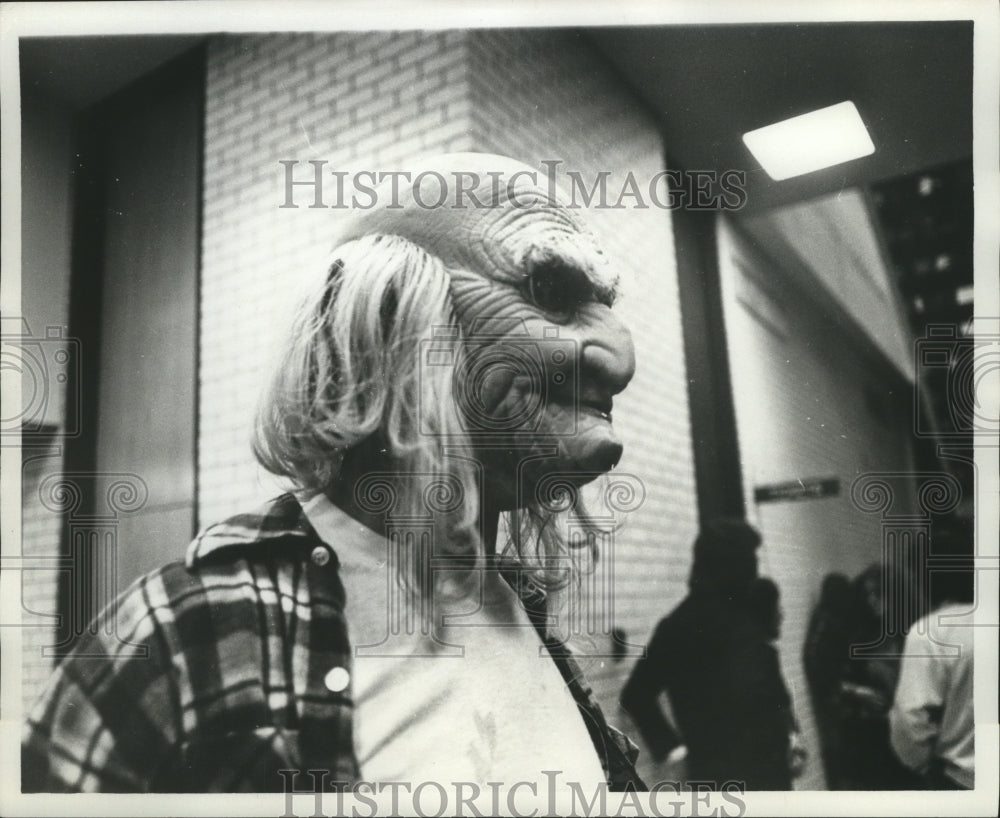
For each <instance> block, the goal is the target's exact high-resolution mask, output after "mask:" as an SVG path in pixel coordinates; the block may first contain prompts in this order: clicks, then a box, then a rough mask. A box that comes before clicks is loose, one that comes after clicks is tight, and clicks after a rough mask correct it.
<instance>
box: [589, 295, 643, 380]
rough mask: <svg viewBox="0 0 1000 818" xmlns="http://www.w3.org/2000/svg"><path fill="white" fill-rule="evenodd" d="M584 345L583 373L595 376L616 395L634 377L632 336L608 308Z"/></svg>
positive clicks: (594, 323)
mask: <svg viewBox="0 0 1000 818" xmlns="http://www.w3.org/2000/svg"><path fill="white" fill-rule="evenodd" d="M589 330H590V331H589V332H588V333H587V335H588V336H589V337H587V338H586V339H585V340H584V342H583V353H582V358H583V361H582V363H583V372H584V374H588V373H589V374H591V375H596V376H597V377H598V379H599V380H600V382H601V384H602V386H604V387H605V388H607V389H608V390H610V392H611V394H612V395H617V394H618V393H619V392H621V391H622V390H623V389H624V388H625V387H626V386H628V384H629V381H631V380H632V376H633V375H635V346H634V345H633V344H632V333H631V332H629V329H628V327H626V326H625V324H624V323H622V321H621V319H620V318H618V316H617V315H615V314H614V313H613V312H612V311H611V310H610V309H609V308H608V307H602V308H601V314H600V315H599V316H595V320H594V321H593V323H591V325H590V327H589Z"/></svg>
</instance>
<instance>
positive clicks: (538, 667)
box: [304, 496, 605, 793]
mask: <svg viewBox="0 0 1000 818" xmlns="http://www.w3.org/2000/svg"><path fill="white" fill-rule="evenodd" d="M304 508H305V511H306V514H307V516H308V518H309V522H310V523H312V525H313V527H314V528H315V529H316V531H317V533H318V534H319V535H320V537H321V538H322V539H323V540H324V541H325V542H326V543H327V544H328V545H330V546H331V547H332V548H333V549H334V551H335V552H336V554H337V558H338V559H339V561H340V565H341V570H340V575H341V580H342V582H343V583H344V587H345V589H346V592H347V605H346V614H347V622H348V633H349V636H350V639H351V645H352V647H353V648H354V659H353V662H354V666H353V669H352V672H351V677H352V678H351V682H352V694H353V698H354V704H355V712H354V745H355V752H356V753H357V759H358V763H359V765H360V768H361V773H362V776H363V777H364V779H365V780H367V781H373V782H383V781H407V782H414V783H416V782H422V781H437V782H459V781H468V782H473V783H478V784H480V785H485V784H486V782H503V783H504V784H506V785H507V786H510V785H511V784H513V783H514V782H519V781H527V782H537V786H538V787H539V790H538V791H539V792H540V793H541V792H542V791H543V789H542V788H543V787H544V786H545V784H546V782H549V781H551V780H553V779H552V778H551V777H546V776H545V775H543V772H542V771H543V770H549V771H552V770H556V771H559V772H560V776H559V777H558V779H557V781H558V785H559V788H560V789H561V787H562V786H564V785H565V784H566V783H568V782H578V783H579V784H580V785H581V787H582V790H583V792H585V793H593V792H594V791H595V788H596V787H598V786H599V785H600V783H601V782H603V781H604V780H605V779H604V774H603V771H602V769H601V764H600V761H599V759H598V757H597V753H596V751H595V749H594V745H593V743H592V742H591V740H590V736H589V735H588V733H587V730H586V727H585V726H584V723H583V719H582V718H581V715H580V712H579V710H578V709H577V706H576V702H575V701H574V700H573V697H572V695H571V694H570V692H569V691H568V690H567V689H566V686H565V683H564V682H563V680H562V677H561V676H560V674H559V670H558V668H557V667H556V666H555V664H554V662H553V661H552V658H551V657H550V656H549V655H548V652H547V651H546V650H545V649H544V647H543V646H542V643H541V640H540V639H539V637H538V634H537V632H536V631H535V629H534V627H533V626H532V624H531V622H530V621H529V620H528V617H527V614H526V613H525V612H524V609H523V608H522V607H521V605H520V603H519V602H518V600H517V597H516V595H515V593H514V592H513V590H512V589H511V588H510V586H509V585H508V584H507V583H506V582H505V581H504V580H503V578H502V577H501V576H500V575H499V574H498V573H496V572H495V571H485V572H484V573H483V575H482V578H481V582H479V583H478V585H479V588H478V590H477V591H476V592H474V593H473V594H472V596H471V597H470V598H465V599H462V600H459V601H443V602H442V601H435V608H434V611H435V613H436V617H435V618H434V621H435V622H437V623H439V625H440V623H441V622H442V615H446V616H448V617H456V616H460V619H458V620H457V622H456V621H454V620H450V621H449V623H448V625H446V626H439V627H438V628H437V630H436V633H437V634H438V636H439V638H440V639H443V640H444V641H447V642H450V643H453V644H455V645H460V646H461V647H462V648H463V649H464V650H463V655H460V656H455V655H453V654H454V653H455V652H456V651H455V649H454V648H452V649H442V648H438V649H437V653H436V654H435V649H434V647H433V645H432V644H431V641H430V640H429V639H428V638H427V637H425V636H422V635H421V634H420V633H419V629H418V632H416V633H412V634H406V633H403V634H400V635H397V636H395V637H394V638H393V639H392V640H390V641H388V642H386V641H385V640H386V635H387V629H388V626H387V614H386V611H387V604H388V595H389V592H390V588H392V589H395V587H396V586H395V577H390V576H389V569H388V567H387V566H388V544H387V541H386V539H385V538H383V537H381V536H379V535H377V534H375V533H374V532H373V531H371V530H370V529H368V528H366V527H365V526H363V525H361V524H360V523H358V522H357V521H356V520H354V519H353V518H351V517H350V516H348V515H347V514H345V513H344V512H343V511H342V510H340V509H339V508H337V507H336V506H334V505H333V504H332V503H331V502H330V501H329V500H327V499H326V498H325V497H323V496H318V497H315V498H313V499H311V500H309V501H307V502H306V503H304ZM480 603H481V604H480ZM378 645H381V647H378V648H372V647H367V648H366V646H378ZM379 653H382V654H390V655H377V654H379ZM373 654H376V655H373Z"/></svg>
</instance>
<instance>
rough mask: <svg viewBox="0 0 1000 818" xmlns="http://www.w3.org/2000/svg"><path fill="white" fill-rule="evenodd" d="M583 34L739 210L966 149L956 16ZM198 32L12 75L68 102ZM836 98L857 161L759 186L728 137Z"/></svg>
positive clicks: (673, 157)
mask: <svg viewBox="0 0 1000 818" xmlns="http://www.w3.org/2000/svg"><path fill="white" fill-rule="evenodd" d="M587 35H588V36H589V37H590V38H591V39H592V40H593V41H594V42H595V43H596V44H597V46H598V48H599V49H600V50H601V51H603V52H604V53H605V54H606V55H607V57H608V58H609V59H610V60H611V62H612V63H613V64H614V66H616V67H617V69H618V70H619V71H620V72H621V74H622V75H623V76H624V77H625V79H626V80H627V81H628V82H629V83H630V84H631V85H632V86H633V87H634V88H635V89H636V91H637V92H638V94H639V95H640V96H641V97H642V99H643V100H645V102H646V104H647V105H648V107H649V109H650V111H651V112H652V114H653V115H654V116H655V117H656V118H657V119H658V120H659V122H660V124H661V126H662V128H663V131H664V136H665V142H666V146H667V151H668V158H669V161H670V165H671V167H677V168H683V169H686V170H702V169H704V170H713V169H714V170H728V169H737V170H745V171H746V172H747V193H748V202H747V207H746V210H747V212H754V211H756V210H759V209H763V208H767V207H771V206H774V205H778V204H784V203H788V202H792V201H799V200H803V199H808V198H812V197H814V196H818V195H821V194H823V193H829V192H831V191H835V190H838V189H842V188H845V187H853V186H858V185H860V186H864V187H870V186H871V185H872V184H874V183H876V182H880V181H884V180H886V179H891V178H895V177H900V176H903V175H908V174H912V173H914V172H918V171H922V170H925V169H927V168H931V167H935V166H939V165H942V164H944V163H947V162H951V161H954V160H959V159H967V158H969V157H970V156H971V152H972V23H971V22H968V21H957V22H947V21H946V22H915V23H914V22H910V23H810V24H794V23H786V24H773V25H697V26H693V25H692V26H680V25H674V26H646V27H638V28H594V29H587ZM201 39H204V35H169V36H149V37H123V36H99V37H68V38H24V39H22V40H21V69H22V81H24V82H27V83H30V85H31V86H32V87H34V88H35V89H37V90H39V91H42V92H43V93H47V94H49V95H52V96H56V97H58V98H60V99H62V100H63V101H64V102H66V103H68V104H69V105H71V106H72V107H82V106H85V105H88V104H90V103H92V102H94V101H96V100H98V99H100V98H102V97H103V96H106V95H107V94H109V93H111V92H112V91H114V90H117V89H118V88H119V87H122V86H124V85H125V84H127V83H128V82H129V81H130V80H132V79H134V78H136V77H138V76H139V75H141V74H142V73H144V72H146V71H149V70H150V69H152V68H153V67H155V66H156V65H158V64H160V63H163V62H165V61H166V60H168V59H170V58H171V57H173V56H176V55H177V54H179V53H181V52H182V51H184V50H186V49H188V48H191V47H192V46H193V45H195V44H196V43H197V42H198V41H199V40H201ZM26 90H27V89H26ZM845 99H850V100H853V101H854V102H855V104H856V105H857V107H858V110H859V111H860V113H861V116H862V118H863V119H864V121H865V123H866V125H867V126H868V129H869V131H870V133H871V136H872V140H873V141H874V143H875V147H876V150H875V153H874V154H872V155H871V156H867V157H864V158H862V159H857V160H854V161H852V162H849V163H845V164H842V165H839V166H836V167H833V168H828V169H826V170H821V171H817V172H815V173H811V174H807V175H805V176H802V177H798V178H795V179H789V180H786V181H784V182H772V181H771V180H770V178H769V177H768V176H767V174H766V173H764V171H763V170H761V168H760V166H759V165H758V164H757V162H756V160H754V159H753V157H752V156H751V155H750V154H749V152H748V151H747V150H746V148H745V147H744V145H743V142H742V140H741V138H740V137H741V135H742V134H743V133H745V132H746V131H748V130H752V129H754V128H758V127H760V126H762V125H767V124H770V123H772V122H776V121H778V120H781V119H785V118H787V117H790V116H794V115H796V114H801V113H805V112H807V111H810V110H815V109H816V108H821V107H823V106H826V105H830V104H833V103H835V102H841V101H843V100H845Z"/></svg>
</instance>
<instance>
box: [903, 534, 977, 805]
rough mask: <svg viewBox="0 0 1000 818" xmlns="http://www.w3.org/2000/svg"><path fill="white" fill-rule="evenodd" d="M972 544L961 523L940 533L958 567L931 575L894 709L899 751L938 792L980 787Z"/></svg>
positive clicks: (937, 542) (936, 546) (940, 545)
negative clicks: (928, 605)
mask: <svg viewBox="0 0 1000 818" xmlns="http://www.w3.org/2000/svg"><path fill="white" fill-rule="evenodd" d="M971 545H972V538H971V532H968V531H964V532H963V530H962V528H961V527H959V526H955V527H951V528H943V529H942V530H940V531H935V532H933V540H932V554H933V555H934V556H935V557H948V558H950V559H951V561H952V566H951V568H950V569H942V570H936V571H932V572H931V576H930V590H931V613H929V614H927V615H926V616H924V617H923V618H922V619H919V620H917V622H915V623H914V624H913V626H912V627H911V628H910V631H909V633H908V634H907V637H906V645H905V647H904V649H903V659H902V664H901V668H900V674H899V683H898V685H897V687H896V695H895V698H894V700H893V704H892V708H891V709H890V711H889V728H890V739H891V742H892V748H893V750H894V751H895V752H896V755H897V756H898V757H899V759H900V760H901V761H902V762H903V764H905V765H906V766H907V767H909V768H910V769H912V770H914V771H915V772H917V773H919V774H920V775H921V776H922V778H923V782H924V785H925V786H926V787H927V788H928V789H934V790H955V789H973V788H974V787H975V741H976V739H975V714H974V710H973V679H972V675H973V648H974V639H973V636H974V634H975V631H974V629H973V628H972V627H971V622H970V617H969V614H970V613H971V608H972V603H973V601H974V596H975V587H974V586H975V575H974V573H973V570H972V568H973V566H972V548H971Z"/></svg>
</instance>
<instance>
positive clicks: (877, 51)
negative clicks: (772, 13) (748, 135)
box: [588, 21, 972, 211]
mask: <svg viewBox="0 0 1000 818" xmlns="http://www.w3.org/2000/svg"><path fill="white" fill-rule="evenodd" d="M588 34H589V35H590V36H591V38H592V39H593V40H594V42H595V43H597V45H598V47H599V48H600V49H601V50H602V51H603V52H604V53H605V54H606V55H607V56H608V58H609V59H610V60H611V61H612V63H614V65H615V66H617V68H618V70H619V71H620V72H621V73H622V74H623V75H624V76H625V78H626V79H627V80H628V81H629V82H630V83H631V85H632V86H633V87H634V88H635V89H636V91H637V92H638V93H639V95H640V96H641V97H642V99H643V100H645V102H646V103H647V105H648V106H649V109H650V111H651V112H652V114H653V115H654V116H656V117H657V118H658V120H659V121H660V123H661V125H662V127H663V130H664V135H665V141H666V146H667V153H668V157H669V161H670V164H671V166H672V167H678V168H682V169H685V170H696V169H697V170H702V169H704V170H713V169H714V170H724V169H737V170H746V172H747V193H748V204H747V208H748V210H751V211H752V210H758V209H762V208H767V207H771V206H774V205H777V204H784V203H787V202H791V201H798V200H802V199H808V198H812V197H813V196H817V195H820V194H823V193H829V192H832V191H835V190H838V189H842V188H845V187H853V186H859V185H860V186H865V187H867V186H870V185H871V184H872V183H874V182H877V181H882V180H885V179H889V178H892V177H897V176H901V175H904V174H911V173H914V172H916V171H920V170H924V169H926V168H930V167H933V166H936V165H940V164H943V163H946V162H949V161H953V160H956V159H963V158H968V157H970V156H971V154H972V23H971V22H967V21H958V22H954V21H946V22H917V23H812V24H780V25H777V24H775V25H739V26H736V25H717V26H705V25H700V26H652V27H645V28H628V29H624V28H601V29H590V30H588ZM843 100H852V101H853V102H854V103H855V104H856V105H857V107H858V111H859V112H860V114H861V117H862V119H863V120H864V122H865V124H866V125H867V127H868V130H869V133H870V134H871V137H872V141H873V142H874V143H875V153H874V154H872V155H871V156H867V157H864V158H861V159H857V160H854V161H852V162H849V163H845V164H842V165H839V166H836V167H832V168H828V169H826V170H821V171H817V172H815V173H811V174H807V175H805V176H801V177H798V178H795V179H789V180H786V181H784V182H773V181H771V179H770V178H769V177H768V176H767V174H766V173H764V171H763V170H762V169H761V168H760V165H759V164H758V163H757V162H756V160H755V159H754V158H753V157H752V156H751V155H750V153H749V151H747V149H746V147H745V146H744V145H743V142H742V140H741V136H742V134H744V133H745V132H747V131H749V130H753V129H754V128H759V127H761V126H763V125H769V124H771V123H773V122H777V121H780V120H782V119H786V118H788V117H791V116H795V115H797V114H802V113H806V112H807V111H812V110H815V109H817V108H822V107H825V106H827V105H832V104H833V103H836V102H842V101H843Z"/></svg>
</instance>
